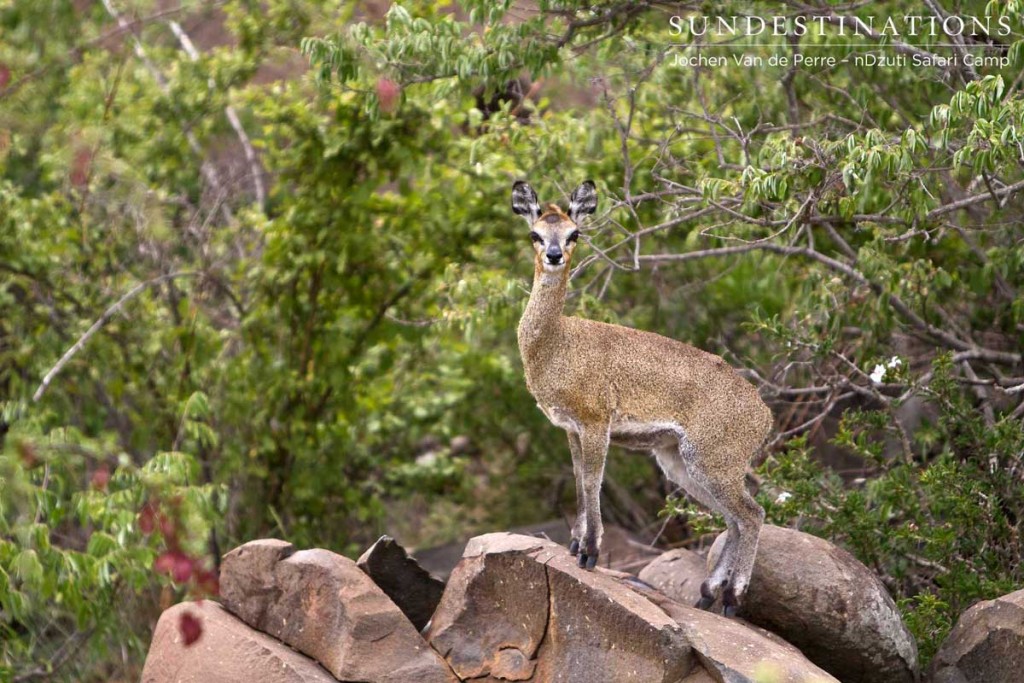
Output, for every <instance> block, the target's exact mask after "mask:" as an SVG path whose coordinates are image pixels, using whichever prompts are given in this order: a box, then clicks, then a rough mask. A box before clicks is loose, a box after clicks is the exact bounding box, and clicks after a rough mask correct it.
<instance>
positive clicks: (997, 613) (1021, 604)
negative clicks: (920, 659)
mask: <svg viewBox="0 0 1024 683" xmlns="http://www.w3.org/2000/svg"><path fill="white" fill-rule="evenodd" d="M930 671H931V676H930V680H931V681H932V683H1016V682H1018V681H1021V680H1024V590H1019V591H1016V592H1014V593H1010V594H1009V595H1004V596H1003V597H1001V598H996V599H995V600H986V601H984V602H979V603H978V604H976V605H974V606H973V607H971V608H970V609H968V610H967V611H966V612H964V613H963V614H962V615H960V619H959V620H958V621H957V622H956V626H954V627H953V630H952V631H951V632H950V634H949V636H948V637H947V638H946V642H945V643H943V644H942V647H940V648H939V651H938V653H936V655H935V658H934V659H933V660H932V665H931V669H930Z"/></svg>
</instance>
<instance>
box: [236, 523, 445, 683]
mask: <svg viewBox="0 0 1024 683" xmlns="http://www.w3.org/2000/svg"><path fill="white" fill-rule="evenodd" d="M256 543H260V544H261V545H257V546H256V547H257V548H260V549H261V550H259V553H263V554H256V553H254V552H252V546H253V544H252V543H247V544H245V545H244V546H241V547H239V548H236V549H235V550H233V551H231V552H230V553H228V554H227V555H226V556H225V558H224V563H223V565H222V567H221V579H220V584H221V592H222V596H223V598H224V603H225V607H227V608H228V609H229V610H230V611H232V612H234V613H235V614H237V615H238V616H239V617H241V618H242V619H243V620H245V621H246V623H248V624H249V625H250V626H252V627H253V628H257V629H259V630H261V631H264V632H265V633H269V634H270V635H272V636H275V637H277V638H279V639H281V640H283V641H284V642H285V643H287V644H289V645H291V646H292V647H294V648H295V649H297V650H298V651H299V652H302V653H304V654H307V655H309V656H310V657H313V658H314V659H316V660H317V661H318V662H320V663H321V664H322V665H323V666H324V667H325V668H326V669H327V670H328V671H330V672H331V673H332V674H334V676H335V677H337V678H339V679H341V680H343V681H362V682H367V683H371V682H373V683H376V682H378V681H379V682H381V683H399V682H404V681H422V682H423V683H434V682H437V683H453V682H454V681H455V679H454V677H453V676H452V673H451V670H450V669H449V668H448V666H447V664H445V662H444V660H443V659H442V658H441V657H440V656H439V655H438V654H437V653H436V652H434V651H433V650H432V649H430V647H429V646H427V644H426V643H425V642H424V641H423V639H422V638H421V637H420V635H419V633H417V631H416V628H415V627H414V626H413V625H412V623H411V622H410V621H409V620H408V619H406V617H405V615H404V614H402V612H401V611H400V610H399V609H398V607H396V606H395V604H394V603H393V602H391V600H390V599H389V598H388V596H387V595H385V594H384V592H383V591H382V590H381V589H380V588H379V587H377V585H376V584H375V583H373V581H372V580H371V579H370V577H369V576H367V575H366V574H365V573H363V571H362V570H361V569H359V567H357V566H356V563H355V562H353V561H352V560H350V559H348V558H346V557H342V556H341V555H337V554H335V553H332V552H329V551H327V550H319V549H316V550H303V551H300V552H296V553H294V554H291V555H290V556H288V557H286V558H284V559H281V560H280V561H278V562H277V563H276V564H274V565H273V566H272V567H271V568H270V570H269V572H259V571H256V570H255V569H254V568H253V567H251V566H249V563H248V562H247V561H246V558H250V559H252V558H255V557H260V558H263V559H264V560H267V558H268V557H269V556H270V552H269V551H267V550H265V549H266V548H267V547H268V546H267V545H266V544H265V543H263V542H256ZM267 566H268V563H267V564H264V565H262V566H261V567H262V569H264V570H266V567H267ZM253 617H255V618H254V619H253V620H252V621H250V619H252V618H253Z"/></svg>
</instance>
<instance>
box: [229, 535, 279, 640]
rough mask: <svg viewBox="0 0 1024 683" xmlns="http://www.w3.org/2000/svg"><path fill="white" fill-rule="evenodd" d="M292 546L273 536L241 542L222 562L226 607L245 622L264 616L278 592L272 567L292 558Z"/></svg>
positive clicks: (252, 622)
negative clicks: (242, 543)
mask: <svg viewBox="0 0 1024 683" xmlns="http://www.w3.org/2000/svg"><path fill="white" fill-rule="evenodd" d="M294 552H295V546H293V545H292V544H291V543H289V542H287V541H281V540H278V539H276V538H261V539H259V540H256V541H249V542H248V543H246V544H244V545H240V546H238V547H237V548H235V549H234V550H232V551H231V552H229V553H228V554H227V555H225V556H224V561H223V562H222V564H221V578H220V597H221V599H222V600H223V601H224V604H225V605H227V606H228V609H229V610H230V611H231V612H232V613H233V614H235V615H236V616H237V617H238V618H239V619H241V620H242V621H244V622H245V623H247V624H252V625H254V626H255V625H256V624H258V623H260V621H262V619H263V613H264V611H265V610H266V608H267V605H268V604H269V602H270V601H271V600H272V599H274V598H275V597H276V596H277V594H278V592H279V591H278V590H277V586H276V583H275V580H274V567H275V566H277V563H278V562H280V561H281V560H283V559H285V558H287V557H291V555H292V554H293V553H294Z"/></svg>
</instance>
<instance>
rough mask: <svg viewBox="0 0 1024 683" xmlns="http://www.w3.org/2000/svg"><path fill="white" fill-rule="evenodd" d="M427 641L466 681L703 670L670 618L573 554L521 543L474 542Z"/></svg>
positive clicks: (654, 677) (499, 538)
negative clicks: (581, 565) (578, 563)
mask: <svg viewBox="0 0 1024 683" xmlns="http://www.w3.org/2000/svg"><path fill="white" fill-rule="evenodd" d="M427 638H428V640H430V642H431V644H432V645H433V646H434V647H435V648H437V649H438V651H440V652H442V653H443V654H444V655H445V656H446V658H447V659H448V661H449V663H451V664H452V668H453V669H454V670H455V672H456V673H457V674H458V675H459V676H460V677H464V678H469V677H474V678H475V677H480V678H483V677H485V676H490V677H491V678H495V679H497V678H498V677H499V676H500V677H503V678H504V680H527V679H528V677H529V676H530V675H531V674H532V675H533V677H534V678H533V680H536V681H569V682H571V681H587V682H588V683H595V682H599V681H642V682H644V683H647V682H651V683H655V682H659V681H664V682H666V683H668V682H669V681H671V682H673V683H674V682H675V681H681V680H682V679H683V678H684V677H685V676H686V675H687V674H689V673H690V672H691V670H692V669H693V668H694V661H693V659H692V657H691V654H690V648H689V646H688V645H687V644H686V642H685V641H684V639H683V637H682V629H681V628H680V627H679V626H678V625H677V624H676V623H675V622H674V621H672V619H670V618H669V617H668V615H666V614H665V612H664V611H663V610H661V609H659V608H657V607H656V606H655V605H653V604H652V603H651V602H650V601H648V600H647V599H645V598H644V597H643V596H641V595H639V594H637V593H636V592H634V591H633V590H631V589H630V588H628V587H627V586H625V585H623V584H621V583H620V582H619V581H618V580H617V579H616V578H615V577H614V576H610V575H608V574H606V573H605V572H604V571H601V570H598V571H595V572H588V571H585V570H582V569H579V568H578V567H577V566H576V560H575V558H574V557H572V556H571V555H570V554H569V552H568V551H567V550H566V549H565V548H563V547H561V546H559V545H557V544H555V543H552V542H550V541H545V540H542V539H536V538H530V537H526V536H516V535H512V534H487V535H485V536H479V537H477V538H474V539H472V540H471V541H470V542H469V544H468V545H467V547H466V552H465V554H464V559H463V560H462V562H460V563H459V565H458V566H457V567H456V568H455V570H454V571H453V572H452V575H451V577H450V578H449V581H448V586H447V587H446V589H445V594H444V597H442V599H441V604H440V605H439V606H438V609H437V612H436V613H435V615H434V621H433V623H432V624H431V626H430V629H429V630H428V632H427ZM503 651H508V652H503ZM534 659H535V660H536V661H532V660H534ZM534 666H535V667H536V668H535V669H533V667H534Z"/></svg>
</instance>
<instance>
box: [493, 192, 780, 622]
mask: <svg viewBox="0 0 1024 683" xmlns="http://www.w3.org/2000/svg"><path fill="white" fill-rule="evenodd" d="M596 201H597V200H596V194H595V193H594V188H593V184H592V183H585V184H583V185H581V186H580V188H578V189H577V190H576V192H574V193H573V197H572V200H571V201H570V210H569V214H566V213H563V212H562V210H561V209H559V208H558V207H557V206H554V205H550V206H549V207H548V209H547V211H545V212H544V213H543V214H542V213H541V211H540V207H539V204H537V202H536V194H535V193H534V192H533V190H532V189H531V188H529V186H528V185H525V183H517V184H516V186H515V187H514V189H513V208H514V210H515V211H516V213H519V214H520V215H524V216H525V217H526V218H527V221H528V222H529V223H530V225H531V234H533V235H534V251H535V258H534V279H533V289H532V291H531V294H530V300H529V302H528V303H527V305H526V309H525V311H524V312H523V317H522V319H521V321H520V323H519V330H518V337H519V349H520V352H521V354H522V357H523V366H524V368H525V370H526V384H527V387H528V388H529V390H530V392H531V393H532V394H533V396H534V397H535V398H536V399H537V404H538V406H539V407H540V408H541V410H543V411H544V413H545V414H546V415H547V416H548V417H549V418H550V419H551V420H552V422H553V423H554V424H556V425H557V426H560V427H562V428H563V429H565V430H566V432H567V433H568V435H569V446H570V451H571V453H572V456H573V470H574V473H575V475H576V491H577V502H578V504H579V506H580V510H579V514H578V515H577V520H576V525H575V526H574V528H573V545H572V549H573V550H574V551H575V550H578V551H579V559H580V564H581V566H591V567H592V566H594V564H595V562H596V557H597V553H598V548H599V545H600V540H601V532H602V527H601V516H600V487H601V480H602V479H603V473H604V461H605V457H606V454H607V449H608V445H609V443H613V444H616V445H621V446H624V447H626V448H630V449H634V450H644V451H648V452H652V453H653V454H654V455H655V457H656V459H657V461H658V463H659V465H660V466H661V467H662V469H663V470H664V471H665V474H666V475H667V476H668V477H669V479H671V480H672V481H674V482H676V483H677V484H679V485H680V486H682V487H683V488H684V489H685V490H686V491H687V492H688V493H689V494H690V495H691V496H692V497H693V498H695V499H696V500H697V501H698V502H700V503H701V504H703V505H705V506H707V507H709V508H711V509H712V510H714V511H717V512H720V513H722V514H723V516H724V517H725V518H726V521H727V523H728V527H729V533H728V541H727V544H726V550H725V551H723V553H722V555H721V559H720V560H719V562H718V564H717V565H716V566H715V568H714V570H713V571H712V572H711V575H710V576H709V577H708V581H706V582H705V585H704V586H702V594H703V595H704V596H705V597H704V599H703V600H702V603H701V604H702V605H703V606H705V607H707V606H709V604H710V603H711V602H712V601H714V600H715V599H717V597H718V596H719V595H720V594H721V595H722V596H723V599H724V603H725V606H726V607H727V608H729V607H734V606H735V605H736V604H737V601H738V599H739V598H740V597H741V596H742V594H743V591H744V590H745V589H746V587H747V585H748V583H749V580H750V571H751V569H752V567H753V562H754V555H755V554H756V551H757V536H758V533H759V531H760V527H761V521H762V519H763V517H764V512H763V510H762V509H761V507H760V506H759V505H757V503H756V502H754V500H753V498H751V496H750V494H749V493H747V491H746V488H745V487H744V484H743V480H744V474H745V472H746V467H747V465H748V463H749V461H750V459H751V457H752V456H753V455H754V454H755V453H757V451H758V450H759V449H760V447H761V446H762V445H763V443H764V440H765V438H766V437H767V435H768V433H769V432H770V430H771V426H772V415H771V411H770V410H769V409H768V407H767V406H766V405H765V404H764V402H763V401H762V400H761V398H760V396H758V393H757V390H756V389H755V388H754V387H753V386H752V385H751V384H750V383H749V382H747V381H746V380H745V379H743V378H742V377H740V376H739V375H738V374H737V373H736V372H735V371H734V370H733V369H732V368H731V367H730V366H729V365H728V364H727V363H726V362H725V361H724V360H722V359H721V358H719V357H718V356H715V355H713V354H710V353H707V352H704V351H701V350H700V349H697V348H694V347H693V346H690V345H688V344H684V343H682V342H679V341H676V340H674V339H669V338H667V337H662V336H660V335H657V334H653V333H650V332H644V331H641V330H635V329H632V328H628V327H622V326H620V325H609V324H606V323H601V322H596V321H593V320H586V319H583V318H576V317H567V316H563V315H562V309H563V306H564V303H565V295H566V289H567V285H568V277H569V272H570V264H571V261H572V255H573V252H574V250H575V247H576V241H575V239H573V238H572V235H573V234H574V233H576V234H577V235H578V228H577V224H578V222H579V221H580V219H581V218H582V215H583V214H585V213H591V212H592V211H593V209H594V208H596ZM581 207H582V208H581ZM559 259H560V260H559ZM723 591H724V593H723Z"/></svg>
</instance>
